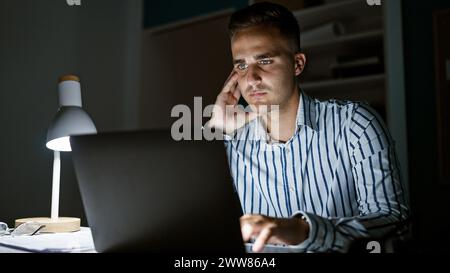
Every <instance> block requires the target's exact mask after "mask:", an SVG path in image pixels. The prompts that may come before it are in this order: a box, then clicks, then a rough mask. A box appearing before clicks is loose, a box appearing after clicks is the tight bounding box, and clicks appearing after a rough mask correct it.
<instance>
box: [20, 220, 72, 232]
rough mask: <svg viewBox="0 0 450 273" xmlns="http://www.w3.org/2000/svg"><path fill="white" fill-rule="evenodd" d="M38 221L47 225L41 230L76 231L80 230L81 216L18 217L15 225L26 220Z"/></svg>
mask: <svg viewBox="0 0 450 273" xmlns="http://www.w3.org/2000/svg"><path fill="white" fill-rule="evenodd" d="M30 221H34V222H38V223H39V224H41V225H45V227H44V228H42V229H41V230H40V232H53V233H60V232H74V231H79V230H80V218H72V217H59V218H56V219H52V218H49V217H34V218H23V219H17V220H16V221H15V223H14V225H15V227H17V226H19V225H20V224H23V223H26V222H30Z"/></svg>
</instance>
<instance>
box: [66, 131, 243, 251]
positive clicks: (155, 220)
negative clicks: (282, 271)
mask: <svg viewBox="0 0 450 273" xmlns="http://www.w3.org/2000/svg"><path fill="white" fill-rule="evenodd" d="M70 142H71V146H72V159H73V164H74V169H75V173H76V177H77V180H78V185H79V189H80V193H81V198H82V202H83V206H84V209H85V212H86V217H87V220H88V223H89V226H90V227H91V230H92V236H93V239H94V244H95V248H96V250H97V251H98V252H154V253H166V252H170V253H177V252H182V253H198V252H204V253H244V252H245V246H244V243H243V241H242V237H241V231H240V224H239V217H240V216H241V214H242V212H241V208H240V205H239V200H238V197H237V194H236V193H235V192H234V188H233V183H232V178H231V176H230V171H229V169H228V163H227V158H226V154H225V148H224V145H223V142H221V141H175V140H173V139H172V137H171V134H170V131H165V130H149V131H135V132H114V133H101V134H97V135H85V136H72V137H71V139H70Z"/></svg>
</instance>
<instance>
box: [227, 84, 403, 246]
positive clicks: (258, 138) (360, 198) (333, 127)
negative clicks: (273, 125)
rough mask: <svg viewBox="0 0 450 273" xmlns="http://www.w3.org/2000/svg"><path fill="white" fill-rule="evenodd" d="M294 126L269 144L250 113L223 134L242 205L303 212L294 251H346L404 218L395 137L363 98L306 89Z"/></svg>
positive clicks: (276, 212)
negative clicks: (327, 96) (304, 228)
mask: <svg viewBox="0 0 450 273" xmlns="http://www.w3.org/2000/svg"><path fill="white" fill-rule="evenodd" d="M296 120H297V124H296V130H295V133H294V135H293V136H292V138H291V139H290V140H289V141H287V142H285V143H272V142H270V141H268V139H269V137H268V134H267V133H266V131H265V129H264V127H263V126H262V124H261V120H259V119H255V120H253V121H252V122H250V123H248V124H247V125H245V126H244V127H242V128H240V129H238V130H237V131H235V132H234V135H233V136H232V137H226V138H225V148H226V151H227V156H228V161H229V162H228V163H229V166H230V170H231V175H232V177H233V182H234V186H235V189H236V191H237V193H238V195H239V198H240V202H241V206H242V210H243V212H244V213H246V214H261V215H266V216H271V217H280V218H286V217H293V216H297V215H304V216H305V218H306V220H307V222H308V224H309V226H310V232H309V235H308V238H307V240H305V241H304V242H303V243H301V244H299V245H296V246H291V247H292V249H293V250H294V251H299V252H303V251H308V252H328V251H338V252H346V251H348V249H349V247H350V243H351V242H352V241H354V240H355V239H363V238H374V239H377V238H382V237H383V236H385V235H386V234H388V233H389V232H391V231H393V230H395V228H396V226H397V225H398V224H399V223H401V222H403V221H404V220H406V219H407V218H408V214H409V209H408V205H407V197H406V193H405V190H404V185H403V184H402V182H401V179H400V172H399V166H398V162H397V159H396V155H395V150H394V143H393V141H392V139H391V137H390V135H389V133H388V131H387V129H386V127H385V125H384V124H383V122H382V120H381V119H380V118H379V116H378V115H377V114H376V113H375V112H374V111H373V110H372V109H371V108H370V107H369V106H368V105H366V104H364V103H353V102H348V101H345V102H343V101H336V100H329V101H319V100H315V99H312V98H310V97H308V96H307V95H306V94H304V93H303V92H302V93H301V96H300V103H299V107H298V111H297V119H296Z"/></svg>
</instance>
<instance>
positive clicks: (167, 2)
mask: <svg viewBox="0 0 450 273" xmlns="http://www.w3.org/2000/svg"><path fill="white" fill-rule="evenodd" d="M247 4H248V1H247V0H214V1H211V0H196V1H180V0H144V20H143V25H144V28H151V27H156V26H161V25H164V24H168V23H173V22H176V21H179V20H185V19H189V18H191V17H197V16H201V15H205V14H209V13H211V12H214V11H218V10H223V9H228V8H242V7H245V6H246V5H247Z"/></svg>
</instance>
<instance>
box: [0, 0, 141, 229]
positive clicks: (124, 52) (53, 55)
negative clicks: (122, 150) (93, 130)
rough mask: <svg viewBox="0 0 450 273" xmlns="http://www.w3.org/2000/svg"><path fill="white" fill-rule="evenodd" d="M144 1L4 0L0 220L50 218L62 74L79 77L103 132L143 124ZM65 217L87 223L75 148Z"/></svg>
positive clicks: (65, 167) (65, 183)
mask: <svg viewBox="0 0 450 273" xmlns="http://www.w3.org/2000/svg"><path fill="white" fill-rule="evenodd" d="M141 30H142V3H141V1H139V0H134V1H121V0H96V1H81V6H72V7H71V6H68V5H67V4H66V1H53V0H40V1H32V0H0V124H1V126H2V127H1V133H0V187H1V189H0V221H4V222H7V223H8V224H10V225H12V224H13V220H14V219H15V218H19V217H33V216H50V201H51V175H52V161H53V153H52V151H50V150H48V149H47V148H46V147H45V138H46V130H47V127H48V125H49V123H50V121H51V119H52V118H53V116H54V114H55V113H56V110H57V107H58V100H57V99H58V97H57V78H58V77H59V76H60V75H62V74H66V73H74V74H76V75H78V76H80V78H81V84H82V97H83V104H84V108H85V109H86V110H87V112H88V113H89V114H90V115H91V116H92V118H93V120H94V122H95V123H96V125H97V129H98V131H99V132H104V131H113V130H122V129H132V128H135V127H136V126H137V124H138V119H137V113H138V109H137V99H138V92H139V90H138V89H139V76H140V74H139V72H138V70H139V60H140V39H141ZM61 173H62V177H61V202H60V215H61V216H79V217H81V218H82V224H83V225H86V224H87V223H86V219H85V217H84V211H83V208H82V203H81V199H80V195H79V191H78V186H77V184H76V179H75V175H74V172H73V168H72V162H71V158H70V154H69V153H63V154H62V170H61Z"/></svg>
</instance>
